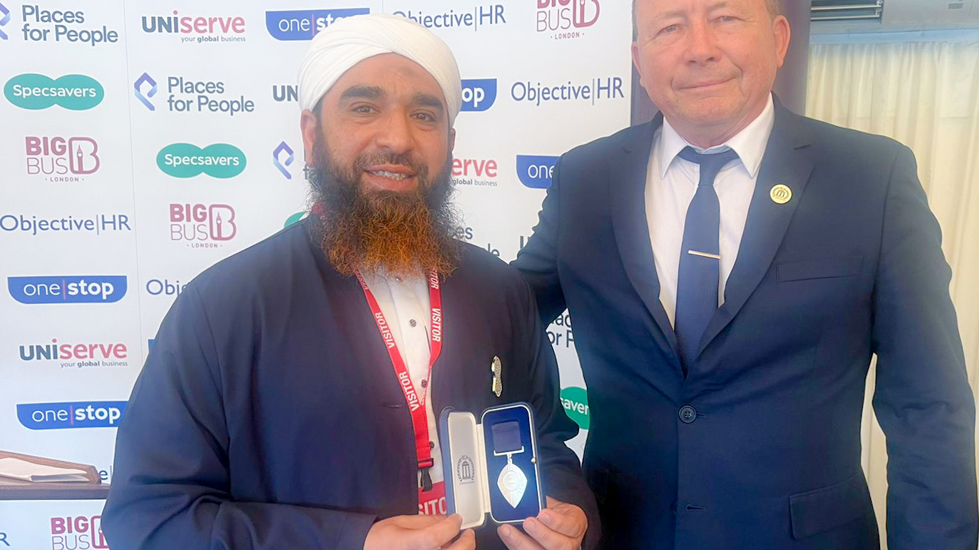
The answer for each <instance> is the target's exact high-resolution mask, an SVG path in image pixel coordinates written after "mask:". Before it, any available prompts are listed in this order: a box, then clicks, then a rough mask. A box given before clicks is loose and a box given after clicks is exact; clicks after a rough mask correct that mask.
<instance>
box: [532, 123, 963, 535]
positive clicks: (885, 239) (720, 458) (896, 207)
mask: <svg viewBox="0 0 979 550" xmlns="http://www.w3.org/2000/svg"><path fill="white" fill-rule="evenodd" d="M661 125H662V117H657V118H656V119H655V120H654V121H653V122H652V123H650V124H645V125H642V126H638V127H633V128H629V129H626V130H623V131H621V132H619V133H617V134H615V135H613V136H611V137H607V138H603V139H599V140H597V141H595V142H592V143H589V144H587V145H583V146H581V147H578V148H576V149H574V150H572V151H570V152H569V153H567V154H565V155H564V156H563V157H562V158H561V160H560V161H559V163H558V166H557V167H556V169H555V170H554V179H553V181H554V183H553V185H552V187H551V188H550V189H549V191H548V193H547V197H546V198H545V200H544V204H543V208H542V210H541V213H540V222H539V225H538V226H537V227H536V229H535V232H534V235H533V236H532V237H531V239H530V240H529V242H528V244H527V245H526V247H525V248H524V249H523V250H522V251H521V252H520V254H519V256H518V258H517V260H516V261H515V263H514V265H515V266H516V267H517V268H519V269H520V270H521V271H522V272H523V273H524V275H525V276H526V277H527V279H528V280H529V281H530V283H531V286H532V287H533V289H534V290H535V292H536V294H537V300H538V304H539V306H540V310H541V315H542V318H543V319H542V320H543V322H544V323H549V322H551V321H552V320H553V319H554V318H555V317H556V316H557V315H559V314H560V313H561V312H562V311H563V310H564V308H565V307H567V308H568V310H569V311H570V315H571V318H572V320H573V322H574V331H575V345H576V348H577V351H578V355H579V357H580V359H581V366H582V369H583V373H584V378H585V381H586V383H587V386H588V399H589V404H590V408H591V409H590V410H591V430H590V431H589V434H588V442H587V446H586V449H585V457H584V464H583V465H584V469H585V475H586V477H587V478H588V480H589V483H590V485H591V487H592V489H593V491H594V492H595V494H596V497H597V498H598V501H599V508H600V510H601V514H602V519H603V523H602V525H603V532H604V533H605V535H604V539H603V541H602V547H603V548H607V549H616V550H620V549H624V548H630V549H631V548H650V549H663V550H667V549H674V548H675V549H677V550H694V549H696V550H704V549H721V548H723V549H745V550H749V549H750V550H758V549H766V550H770V549H834V550H850V549H853V550H857V549H860V550H864V549H872V548H873V549H875V548H878V545H879V542H878V529H877V522H876V520H875V517H874V511H873V508H872V506H871V500H870V493H869V491H868V488H867V484H866V481H865V478H864V474H863V472H862V469H861V463H860V427H861V426H860V424H861V410H862V406H863V402H864V385H865V380H866V375H867V371H868V368H869V364H870V361H871V356H872V354H877V357H878V363H877V385H876V390H875V393H874V401H873V404H874V409H875V411H876V414H877V418H878V420H879V421H880V424H881V426H882V427H883V429H884V432H885V434H886V436H887V446H888V452H889V464H888V479H889V482H890V486H889V492H888V498H887V525H888V535H889V538H888V540H889V546H890V549H891V550H904V549H907V550H910V549H922V548H936V549H937V548H940V549H943V550H953V549H954V550H975V548H976V546H977V540H976V539H977V511H976V472H975V456H974V455H975V443H974V436H975V405H974V402H973V397H972V392H971V390H970V388H969V382H968V379H967V377H966V371H965V365H964V359H963V352H962V344H961V341H960V338H959V333H958V329H957V326H956V316H955V311H954V309H953V307H952V303H951V300H950V299H949V293H948V284H949V279H950V276H951V271H950V269H949V267H948V264H947V263H946V261H945V258H944V256H943V254H942V250H941V246H940V244H941V232H940V229H939V226H938V223H937V222H936V220H935V218H934V216H933V215H932V214H931V212H930V210H929V208H928V203H927V200H926V198H925V194H924V192H923V190H922V188H921V185H920V183H919V181H918V178H917V175H916V165H915V161H914V157H913V155H912V153H911V151H910V150H909V149H908V148H907V147H904V146H902V145H900V144H899V143H897V142H895V141H893V140H890V139H886V138H883V137H878V136H871V135H867V134H862V133H858V132H855V131H851V130H845V129H841V128H837V127H833V126H830V125H827V124H823V123H820V122H817V121H814V120H811V119H807V118H804V117H800V116H798V115H795V114H793V113H791V112H789V111H787V110H786V109H784V108H783V107H781V106H780V105H779V106H778V107H777V111H776V116H775V127H774V131H773V132H772V135H771V139H770V140H769V142H768V148H767V151H766V154H765V157H764V160H763V162H762V165H761V170H760V173H759V177H758V182H757V188H756V190H755V193H754V196H753V197H752V200H751V206H750V209H749V213H748V218H747V226H746V227H745V232H744V236H743V239H742V241H741V248H740V252H739V254H738V258H737V261H736V263H735V266H734V269H733V272H732V273H731V275H730V278H729V279H728V283H727V290H726V294H725V302H724V305H723V306H722V307H721V308H719V309H718V311H717V313H716V315H715V316H714V318H713V320H712V321H711V323H710V325H709V326H708V328H707V330H706V333H705V335H704V338H703V340H702V342H701V345H700V351H699V353H698V355H697V356H696V357H695V360H694V361H692V363H691V364H690V365H689V374H688V375H687V376H686V377H685V376H684V374H683V371H682V370H681V367H680V361H679V359H678V355H677V341H676V337H675V335H674V332H673V330H672V328H671V326H670V323H669V320H668V318H667V315H666V312H665V310H664V309H663V307H662V305H661V303H660V300H659V283H658V281H657V276H656V268H655V266H654V263H653V255H654V254H655V251H654V250H652V249H651V245H650V240H649V231H648V224H647V222H646V211H645V200H644V194H643V190H644V186H645V180H646V168H647V162H648V159H649V154H650V149H651V144H652V139H653V136H654V132H655V130H656V129H657V128H659V127H660V126H661ZM779 183H782V184H786V185H788V186H789V187H790V188H791V189H792V199H791V200H790V201H789V202H788V203H787V204H784V205H779V204H776V203H775V202H774V201H773V200H772V199H771V198H770V196H769V195H770V191H771V189H772V187H773V186H774V185H776V184H779ZM684 407H689V408H684Z"/></svg>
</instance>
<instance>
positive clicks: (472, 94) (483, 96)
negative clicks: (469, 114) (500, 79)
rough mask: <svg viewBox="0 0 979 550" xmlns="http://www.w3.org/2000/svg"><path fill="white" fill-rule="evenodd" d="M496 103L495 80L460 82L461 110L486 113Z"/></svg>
mask: <svg viewBox="0 0 979 550" xmlns="http://www.w3.org/2000/svg"><path fill="white" fill-rule="evenodd" d="M494 103H496V79H495V78H483V79H473V80H463V81H462V110H463V111H486V110H488V109H489V108H490V107H492V106H493V104H494Z"/></svg>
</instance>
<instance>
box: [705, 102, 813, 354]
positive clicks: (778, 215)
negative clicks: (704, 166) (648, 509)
mask: <svg viewBox="0 0 979 550" xmlns="http://www.w3.org/2000/svg"><path fill="white" fill-rule="evenodd" d="M802 122H803V121H802V118H801V117H799V116H798V115H796V114H794V113H792V112H790V111H788V110H787V109H785V108H784V107H782V106H781V104H779V103H778V101H776V111H775V127H774V128H773V129H772V135H771V137H770V138H769V140H768V147H767V149H766V150H765V156H764V158H763V159H762V163H761V168H760V169H759V173H758V181H757V184H756V185H755V192H754V195H753V196H752V198H751V204H750V206H749V207H748V219H747V224H746V225H745V228H744V235H743V236H742V237H741V247H740V249H739V250H738V258H737V260H736V261H735V263H734V268H733V270H732V271H731V275H730V276H729V277H728V280H727V287H726V290H725V292H724V305H723V306H721V308H720V309H718V310H717V313H716V314H715V315H714V317H713V318H712V319H711V322H710V324H709V325H707V330H706V331H705V332H704V338H703V340H701V343H700V353H703V351H704V349H705V348H706V347H707V346H708V345H709V344H710V343H711V341H712V340H713V339H714V338H715V337H717V335H718V334H720V332H721V331H722V330H724V327H726V326H727V325H728V323H730V322H731V320H733V319H734V317H735V316H736V315H737V314H738V312H739V311H740V310H741V307H742V306H744V304H745V302H746V301H747V300H748V297H750V296H751V294H752V293H753V292H754V291H755V288H757V287H758V285H759V284H760V283H761V280H762V279H763V278H764V277H765V274H766V273H768V270H769V268H770V266H771V265H772V260H773V259H774V258H775V253H776V252H777V251H778V248H779V246H780V245H781V244H782V239H783V238H784V237H785V232H786V230H788V227H789V222H790V221H791V220H792V215H793V214H794V213H795V209H796V207H797V206H798V205H799V202H800V201H801V200H802V199H803V192H804V191H805V189H806V184H807V183H808V182H809V175H810V174H811V173H812V168H813V163H812V159H811V158H810V156H809V155H808V154H807V152H806V151H805V148H806V147H807V146H808V145H809V141H808V136H807V134H806V132H805V129H804V128H803V127H802ZM778 184H784V185H787V186H788V187H789V188H790V189H791V190H792V199H791V200H790V201H789V202H788V203H786V204H781V205H780V204H777V203H775V202H774V201H773V200H772V198H771V196H770V193H771V190H772V187H773V186H775V185H778Z"/></svg>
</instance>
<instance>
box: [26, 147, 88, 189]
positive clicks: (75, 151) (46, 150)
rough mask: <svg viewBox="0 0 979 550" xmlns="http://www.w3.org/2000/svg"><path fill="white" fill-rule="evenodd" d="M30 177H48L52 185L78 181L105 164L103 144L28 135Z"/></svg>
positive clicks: (28, 172) (28, 169) (47, 179)
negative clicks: (100, 148)
mask: <svg viewBox="0 0 979 550" xmlns="http://www.w3.org/2000/svg"><path fill="white" fill-rule="evenodd" d="M24 141H25V149H26V154H27V174H28V175H30V176H39V175H44V176H47V177H46V178H44V179H45V180H46V181H50V182H61V183H64V182H77V181H82V180H83V179H84V178H79V177H78V176H85V175H88V174H94V173H95V172H97V171H98V169H99V167H100V166H101V165H102V161H101V160H100V159H99V155H98V152H99V144H98V143H96V141H95V140H94V139H92V138H90V137H71V138H63V137H48V136H43V137H40V136H27V137H26V138H25V139H24Z"/></svg>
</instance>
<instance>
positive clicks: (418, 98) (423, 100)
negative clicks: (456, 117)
mask: <svg viewBox="0 0 979 550" xmlns="http://www.w3.org/2000/svg"><path fill="white" fill-rule="evenodd" d="M411 102H412V103H414V104H415V105H420V106H422V107H431V108H433V109H438V110H439V112H442V111H444V110H445V107H444V106H443V105H442V100H440V99H439V98H437V97H435V96H433V95H431V94H426V93H421V92H419V93H417V94H415V95H414V96H412V98H411Z"/></svg>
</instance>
